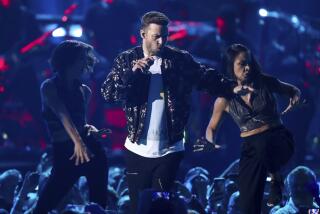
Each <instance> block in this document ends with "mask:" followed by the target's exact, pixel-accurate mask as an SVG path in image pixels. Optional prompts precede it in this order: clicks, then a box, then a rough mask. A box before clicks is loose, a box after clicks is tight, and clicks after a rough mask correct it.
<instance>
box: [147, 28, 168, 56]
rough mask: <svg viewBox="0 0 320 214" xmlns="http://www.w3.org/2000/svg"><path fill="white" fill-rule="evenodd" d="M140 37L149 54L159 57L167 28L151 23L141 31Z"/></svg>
mask: <svg viewBox="0 0 320 214" xmlns="http://www.w3.org/2000/svg"><path fill="white" fill-rule="evenodd" d="M141 37H142V42H143V44H144V46H145V48H146V49H147V51H148V52H149V54H150V55H151V56H155V55H159V54H160V53H161V51H162V49H163V47H164V46H165V44H166V42H167V39H168V27H167V26H164V25H158V24H154V23H151V24H149V25H148V26H147V27H145V28H144V29H142V30H141Z"/></svg>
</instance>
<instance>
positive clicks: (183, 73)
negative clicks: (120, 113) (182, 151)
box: [101, 46, 232, 143]
mask: <svg viewBox="0 0 320 214" xmlns="http://www.w3.org/2000/svg"><path fill="white" fill-rule="evenodd" d="M143 57H144V55H143V50H142V47H141V46H138V47H135V48H132V49H130V50H127V51H125V52H123V53H121V54H120V55H119V56H118V57H117V58H116V59H115V61H114V64H113V67H112V69H111V72H110V73H109V74H108V76H107V78H106V80H105V81H104V83H103V85H102V88H101V92H102V95H103V97H104V99H105V100H106V101H107V102H115V101H122V102H123V104H124V111H125V113H126V118H127V128H128V133H129V134H128V138H129V139H130V141H131V142H134V143H138V142H139V138H140V136H141V134H142V131H143V126H144V121H145V116H146V112H147V101H148V93H149V83H150V76H151V74H150V72H149V71H144V72H135V73H133V72H132V67H133V63H134V61H135V60H138V59H141V58H143ZM161 58H162V64H161V73H162V75H161V76H162V80H163V89H164V99H165V110H166V116H167V127H168V135H169V136H168V137H169V140H170V143H175V142H176V141H178V140H181V139H182V138H183V132H184V128H185V125H186V124H187V120H188V117H189V114H190V104H189V102H190V99H191V97H190V96H191V91H192V88H193V87H195V88H197V89H199V90H205V91H207V92H209V93H210V94H212V95H218V96H219V95H223V96H227V95H228V94H230V93H231V91H232V90H231V85H232V84H231V82H230V81H229V80H227V79H225V78H224V77H223V76H222V75H220V74H219V73H218V72H217V71H215V70H214V69H212V68H207V67H206V66H204V65H201V64H199V63H197V62H196V61H194V59H193V58H192V56H191V55H190V54H189V53H188V52H186V51H182V50H178V49H176V48H173V47H169V46H166V47H165V49H164V51H163V54H162V56H161Z"/></svg>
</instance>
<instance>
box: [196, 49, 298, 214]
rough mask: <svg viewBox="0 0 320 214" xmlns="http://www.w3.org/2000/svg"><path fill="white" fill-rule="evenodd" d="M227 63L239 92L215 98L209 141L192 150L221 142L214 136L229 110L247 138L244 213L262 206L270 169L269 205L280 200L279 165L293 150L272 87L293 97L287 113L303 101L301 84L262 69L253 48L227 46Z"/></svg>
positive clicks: (242, 187)
mask: <svg viewBox="0 0 320 214" xmlns="http://www.w3.org/2000/svg"><path fill="white" fill-rule="evenodd" d="M226 64H227V71H228V72H229V74H230V75H231V77H232V78H233V79H234V80H235V81H236V82H237V84H238V85H237V87H236V88H235V90H234V91H235V94H234V95H233V96H232V97H231V98H223V97H219V98H217V99H216V101H215V104H214V109H213V114H212V117H211V120H210V122H209V125H208V127H207V130H206V141H202V143H198V144H196V145H195V146H194V147H195V148H194V151H201V150H203V149H204V148H205V146H208V145H211V147H212V148H213V146H212V145H214V148H219V145H216V144H214V143H213V142H214V141H213V139H214V136H215V134H216V129H217V127H218V125H219V122H220V120H221V118H222V115H223V113H224V112H227V113H229V114H230V115H231V117H232V118H233V120H234V121H235V122H236V123H237V125H238V126H239V128H240V131H241V137H242V139H243V141H244V143H243V144H242V151H241V158H240V169H239V190H240V206H241V210H242V213H244V214H257V213H260V211H261V201H262V197H263V191H264V186H265V180H266V176H267V172H269V173H271V178H272V180H271V187H272V188H271V192H270V194H271V195H270V197H269V201H268V203H269V206H273V205H275V204H276V203H278V202H280V200H281V185H282V184H281V177H280V174H279V169H280V167H281V166H283V165H284V164H285V163H286V162H287V161H288V160H289V159H290V157H291V156H292V154H293V150H294V148H293V138H292V135H291V133H290V132H289V131H288V130H287V129H286V128H285V127H284V126H283V125H282V121H281V119H280V115H279V113H278V111H277V106H276V100H275V98H274V96H273V93H278V94H283V95H287V96H288V97H289V98H290V104H289V106H288V107H287V109H286V110H285V111H284V112H282V113H286V112H288V111H290V110H291V109H292V107H294V106H295V105H296V104H298V103H299V99H300V90H299V89H298V88H296V87H295V86H293V85H290V84H288V83H284V82H281V81H279V80H278V79H276V78H274V77H271V76H268V75H265V74H263V73H262V72H261V68H260V66H259V64H258V62H257V61H256V60H255V58H254V56H253V55H252V53H251V51H250V50H249V49H248V48H247V47H245V46H243V45H241V44H233V45H231V46H230V47H229V48H228V49H227V51H226ZM205 142H207V144H206V143H205ZM207 148H208V147H207Z"/></svg>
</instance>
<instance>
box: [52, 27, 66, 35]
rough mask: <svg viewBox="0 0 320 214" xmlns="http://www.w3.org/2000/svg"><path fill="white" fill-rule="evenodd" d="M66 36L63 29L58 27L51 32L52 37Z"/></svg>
mask: <svg viewBox="0 0 320 214" xmlns="http://www.w3.org/2000/svg"><path fill="white" fill-rule="evenodd" d="M66 34H67V32H66V30H65V29H64V28H63V27H59V28H57V29H55V30H54V31H53V32H52V36H53V37H63V36H65V35H66Z"/></svg>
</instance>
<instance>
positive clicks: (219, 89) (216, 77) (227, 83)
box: [185, 53, 235, 97]
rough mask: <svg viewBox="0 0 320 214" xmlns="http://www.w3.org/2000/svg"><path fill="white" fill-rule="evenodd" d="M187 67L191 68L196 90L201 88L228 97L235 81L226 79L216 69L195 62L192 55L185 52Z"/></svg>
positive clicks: (212, 93)
mask: <svg viewBox="0 0 320 214" xmlns="http://www.w3.org/2000/svg"><path fill="white" fill-rule="evenodd" d="M185 56H186V60H187V62H188V63H187V64H188V67H189V68H191V69H190V70H191V72H192V73H191V78H192V79H193V80H194V82H193V83H194V85H195V87H196V88H197V89H198V90H203V91H206V92H208V93H210V94H211V95H216V96H223V97H230V96H232V93H233V87H234V86H235V82H233V81H231V80H229V79H227V78H226V77H224V76H223V75H222V74H221V73H219V72H218V71H217V70H215V69H213V68H210V67H207V66H205V65H202V64H200V63H198V62H196V61H195V60H194V59H193V57H192V56H191V55H190V54H189V53H186V55H185Z"/></svg>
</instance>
